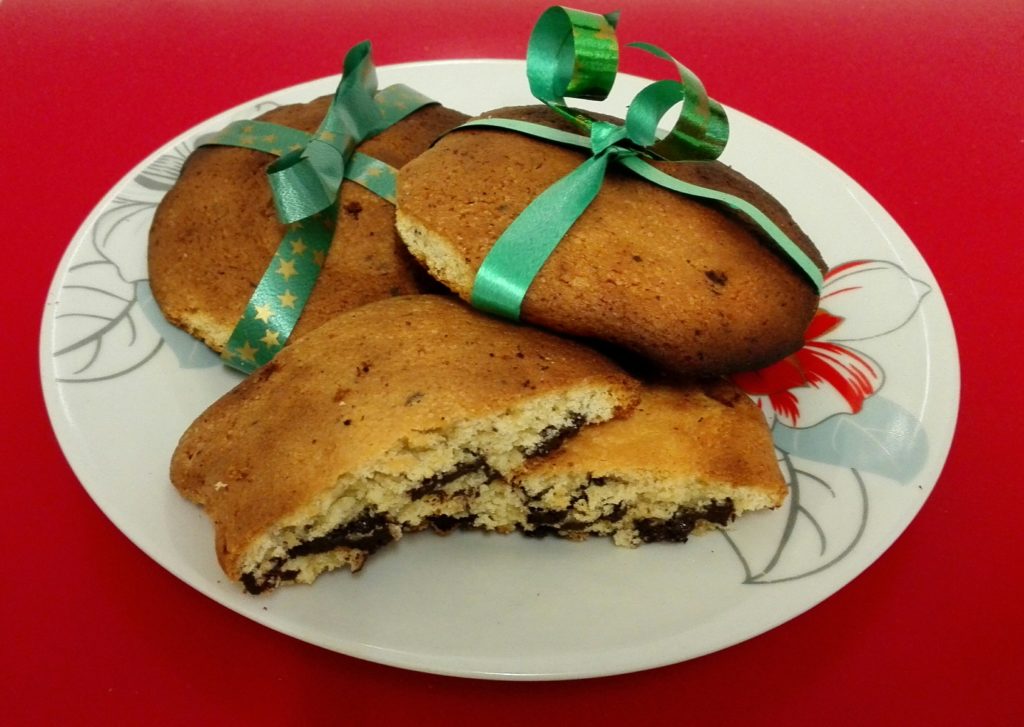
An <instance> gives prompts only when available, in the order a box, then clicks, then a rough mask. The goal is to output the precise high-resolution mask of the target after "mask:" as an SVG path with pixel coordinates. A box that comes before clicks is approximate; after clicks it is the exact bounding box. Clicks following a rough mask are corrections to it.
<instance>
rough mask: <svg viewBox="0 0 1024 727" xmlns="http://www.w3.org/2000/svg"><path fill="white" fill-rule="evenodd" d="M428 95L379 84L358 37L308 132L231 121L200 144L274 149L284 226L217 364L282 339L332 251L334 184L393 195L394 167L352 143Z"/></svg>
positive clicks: (267, 351)
mask: <svg viewBox="0 0 1024 727" xmlns="http://www.w3.org/2000/svg"><path fill="white" fill-rule="evenodd" d="M431 103H434V101H432V100H431V99H429V98H427V97H426V96H423V95H422V94H420V93H418V92H416V91H414V90H413V89H411V88H409V87H408V86H404V85H402V84H395V85H392V86H388V87H387V88H385V89H383V90H380V91H378V90H377V76H376V70H375V68H374V66H373V61H372V59H371V56H370V44H369V43H368V42H363V43H360V44H359V45H357V46H355V47H353V48H352V49H351V50H350V51H349V52H348V53H347V54H346V56H345V62H344V65H343V71H342V78H341V82H340V83H339V84H338V88H337V90H336V91H335V93H334V97H333V99H332V100H331V104H330V106H329V108H328V110H327V113H326V115H325V116H324V119H323V121H322V122H321V124H320V126H319V128H318V129H317V130H316V131H315V132H314V133H313V134H308V133H306V132H304V131H299V130H297V129H292V128H290V127H287V126H281V125H279V124H273V123H269V122H265V121H236V122H234V123H232V124H229V125H228V126H227V127H226V128H225V129H223V130H222V131H220V132H217V133H215V134H212V135H210V136H208V137H204V138H203V139H201V140H200V141H199V142H198V143H199V144H200V145H215V144H216V145H227V146H238V147H242V148H246V149H255V150H257V151H262V152H266V153H268V154H273V155H274V156H277V157H278V159H276V160H275V161H274V162H272V163H271V164H270V165H269V166H268V167H267V179H268V181H269V183H270V188H271V190H272V192H273V196H274V204H275V206H276V208H277V214H278V218H279V219H280V220H281V222H282V223H283V224H285V226H286V227H285V233H284V235H283V236H282V238H281V242H280V244H279V245H278V248H277V251H276V252H275V253H274V257H273V259H272V260H271V262H270V265H268V266H267V269H266V271H265V272H264V274H263V277H262V278H261V279H260V282H259V283H258V284H257V286H256V289H255V290H254V291H253V294H252V297H251V298H250V299H249V302H248V304H247V305H246V307H245V312H244V313H243V314H242V317H241V318H240V319H239V321H238V324H237V325H236V326H235V328H234V330H233V331H232V333H231V336H230V338H229V339H228V342H227V345H226V346H225V349H224V353H223V354H222V359H223V360H224V362H225V363H227V364H228V365H230V366H232V367H233V368H236V369H238V370H240V371H243V372H245V373H249V372H251V371H254V370H255V369H257V368H259V367H260V366H262V365H263V364H265V363H267V362H268V361H270V360H271V359H272V358H273V357H274V356H275V355H276V354H277V352H278V351H279V350H280V349H281V347H282V346H283V345H284V344H285V342H286V341H287V340H288V337H289V336H290V335H291V333H292V330H294V328H295V325H296V323H297V322H298V320H299V316H300V315H301V314H302V310H303V308H304V307H305V305H306V302H307V301H308V300H309V296H310V295H311V294H312V292H313V288H314V286H315V285H316V281H317V279H318V278H319V276H320V270H321V268H322V267H323V264H324V261H325V260H326V258H327V253H328V251H329V250H330V247H331V240H332V239H333V237H334V229H335V227H336V226H337V219H338V212H337V199H338V193H339V191H340V189H341V184H342V182H343V181H345V180H350V181H353V182H356V183H358V184H360V185H362V186H363V187H365V188H366V189H368V190H370V191H371V192H373V193H374V194H376V195H377V196H379V197H381V198H383V199H385V200H387V201H388V202H391V203H392V204H394V202H395V179H396V174H397V170H395V169H394V168H393V167H391V166H390V165H388V164H385V163H384V162H382V161H380V160H378V159H374V158H373V157H370V156H367V155H365V154H361V153H359V152H357V151H355V149H356V147H357V146H358V145H359V144H360V143H362V142H363V141H365V140H366V139H369V138H370V137H373V136H375V135H377V134H379V133H380V132H381V131H384V130H385V129H387V128H388V127H389V126H391V125H392V124H394V123H396V122H397V121H400V120H401V119H403V118H405V117H406V116H408V115H409V114H411V113H412V112H414V111H416V110H417V109H420V108H422V107H423V106H425V105H428V104H431Z"/></svg>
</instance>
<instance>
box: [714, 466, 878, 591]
mask: <svg viewBox="0 0 1024 727" xmlns="http://www.w3.org/2000/svg"><path fill="white" fill-rule="evenodd" d="M780 455H781V460H780V462H781V464H782V467H783V470H784V472H785V474H786V481H787V483H788V484H789V497H788V498H787V502H786V505H785V517H784V519H783V520H782V521H781V533H780V535H779V537H778V542H777V543H776V546H775V548H774V550H773V551H772V553H771V555H770V557H768V559H767V561H766V562H765V563H764V564H763V565H761V566H760V567H755V565H754V564H753V560H752V557H748V556H746V555H745V554H744V552H745V551H744V549H743V548H742V546H741V545H740V544H739V543H738V542H737V539H738V538H737V534H730V533H729V532H728V531H725V530H722V531H720V532H721V534H722V536H723V537H724V538H725V540H726V542H727V543H728V544H729V546H730V547H731V548H732V550H733V552H734V553H735V554H736V557H737V558H739V561H740V564H741V566H742V568H743V573H744V578H743V583H744V584H748V585H767V584H773V583H785V582H787V581H795V580H800V579H802V578H807V577H809V576H812V575H814V574H816V573H820V572H821V571H823V570H826V569H828V568H831V567H832V566H833V565H835V564H836V563H838V562H839V561H841V560H843V559H844V558H845V557H846V556H848V555H849V554H850V553H851V552H852V551H853V549H854V548H855V547H856V546H857V544H858V543H859V542H860V541H861V538H862V537H863V535H864V531H865V529H866V528H867V523H868V514H869V512H870V498H869V497H868V491H867V487H866V485H865V482H864V478H863V476H862V475H861V473H860V472H858V471H857V470H856V469H854V468H850V469H849V470H848V474H849V477H850V479H851V482H847V483H844V485H845V487H844V488H843V489H839V488H837V487H836V486H833V485H832V484H830V483H829V480H828V479H827V478H826V477H825V476H824V475H823V474H819V473H816V472H814V471H813V470H811V469H808V468H807V467H801V466H798V465H797V463H796V462H795V461H794V458H793V457H791V456H790V455H789V454H788V453H786V452H781V451H780ZM815 497H816V502H817V504H816V505H812V504H811V503H812V502H814V501H815ZM829 509H831V510H835V511H840V512H842V514H843V515H844V516H846V517H847V518H849V517H850V516H852V518H853V519H852V520H849V519H847V521H846V523H847V525H848V527H847V532H845V533H842V534H841V535H840V534H837V533H835V532H833V528H831V527H829V525H828V524H827V523H826V521H827V520H828V519H829V518H830V513H829V512H828V510H829ZM832 519H833V521H834V516H833V517H832ZM849 526H852V528H851V527H849ZM799 527H803V528H804V529H805V530H806V531H807V532H808V533H810V535H809V536H806V537H804V539H803V544H802V545H803V547H801V548H799V551H800V552H798V553H796V552H795V551H797V550H798V549H797V548H794V547H793V545H792V543H793V542H794V534H795V533H796V531H797V528H799ZM851 530H852V532H851ZM808 541H810V543H813V549H812V548H811V546H810V545H809V544H808ZM794 554H795V555H796V562H795V563H794V562H792V561H793V560H794V558H793V556H794ZM787 557H788V558H789V561H790V562H785V560H786V558H787Z"/></svg>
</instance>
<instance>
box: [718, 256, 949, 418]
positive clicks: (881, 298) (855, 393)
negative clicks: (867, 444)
mask: <svg viewBox="0 0 1024 727" xmlns="http://www.w3.org/2000/svg"><path fill="white" fill-rule="evenodd" d="M928 290H929V288H928V286H927V285H924V284H923V283H920V282H919V281H916V280H914V279H913V278H911V277H910V276H908V275H907V274H906V272H904V271H903V269H902V268H900V267H898V266H896V265H893V264H892V263H887V262H883V261H879V260H858V261H854V262H849V263H845V264H843V265H839V266H837V267H835V268H833V269H832V270H830V271H829V272H828V274H827V275H826V276H825V282H824V285H823V286H822V291H821V302H820V304H819V308H818V311H817V313H816V314H815V316H814V318H813V320H812V321H811V324H810V325H809V326H808V328H807V333H806V334H805V335H804V346H803V348H801V349H800V350H799V351H797V352H796V353H794V354H792V355H791V356H787V357H786V358H784V359H782V360H781V361H778V362H776V363H774V364H772V365H771V366H768V367H766V368H763V369H759V370H757V371H748V372H742V373H739V374H734V375H733V377H732V379H733V381H734V382H735V383H736V385H737V386H739V387H740V388H741V389H743V390H744V391H746V392H747V393H748V394H749V395H750V396H751V397H752V398H753V399H754V400H755V401H756V402H757V403H758V406H760V407H761V410H762V411H763V412H764V413H765V416H766V417H767V419H768V421H769V424H774V423H775V420H776V419H781V420H782V422H783V423H784V424H786V425H788V426H791V427H811V426H814V425H815V424H818V423H819V422H821V421H822V420H824V419H826V418H828V417H830V416H832V415H834V414H839V413H847V414H856V413H857V412H859V411H860V410H861V407H862V406H863V405H864V401H865V400H866V399H867V398H868V397H870V396H872V395H874V394H875V393H876V392H877V391H878V390H879V389H880V388H881V386H882V383H883V381H884V378H885V377H884V373H883V371H882V367H881V366H880V365H879V364H878V363H877V362H875V361H874V360H873V359H871V358H870V357H869V356H867V355H866V354H864V353H862V352H861V351H859V350H857V349H856V348H853V347H851V346H849V345H847V343H848V342H849V341H856V340H867V339H870V338H877V337H878V336H882V335H885V334H886V333H889V332H891V331H894V330H896V329H897V328H899V327H900V326H902V325H903V324H904V323H905V322H906V321H907V320H908V319H909V318H910V317H911V316H912V315H913V314H914V312H915V311H916V310H917V308H918V305H919V303H920V301H921V298H922V297H924V295H925V294H927V292H928Z"/></svg>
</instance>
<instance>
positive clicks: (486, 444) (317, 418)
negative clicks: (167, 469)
mask: <svg viewBox="0 0 1024 727" xmlns="http://www.w3.org/2000/svg"><path fill="white" fill-rule="evenodd" d="M638 388H639V384H638V383H637V382H636V381H635V380H634V379H632V378H631V377H630V376H628V375H627V374H625V373H624V372H623V371H621V370H620V369H619V368H618V367H617V366H616V365H615V364H613V363H612V362H611V361H609V360H608V359H606V358H605V357H603V356H602V355H600V354H598V353H596V352H594V351H592V350H590V349H588V348H586V347H584V346H581V345H579V344H576V343H573V342H570V341H566V340H564V339H561V338H558V337H556V336H553V335H551V334H548V333H544V332H542V331H539V330H534V329H531V328H527V327H524V326H518V325H513V324H509V323H506V322H503V321H498V320H495V319H492V318H489V317H487V316H485V315H483V314H480V313H477V312H475V311H473V310H471V309H470V308H468V307H467V306H465V305H463V304H461V303H460V302H457V301H454V300H449V299H445V298H441V297H436V296H429V295H421V296H409V297H399V298H393V299H389V300H385V301H381V302H378V303H373V304H370V305H367V306H363V307H361V308H358V309H355V310H352V311H349V312H347V313H344V314H342V315H340V316H338V317H336V318H335V319H333V320H332V321H330V322H328V323H327V324H325V325H323V326H321V327H319V328H317V329H316V330H315V331H313V332H311V333H310V334H308V335H307V336H305V337H303V338H300V339H299V340H297V341H295V343H293V344H292V345H291V346H289V347H288V348H287V349H285V350H284V351H282V352H281V353H280V354H279V355H278V356H277V357H276V358H275V359H274V360H273V361H271V362H270V363H269V364H267V365H265V366H264V367H263V368H261V369H258V370H257V371H256V372H255V373H253V374H252V375H251V376H250V377H249V378H247V379H246V380H245V381H243V382H242V383H241V384H239V385H238V386H237V387H236V388H234V389H233V390H232V391H230V392H228V393H227V394H226V395H225V396H223V397H222V398H221V399H219V400H218V401H217V402H215V403H214V404H213V405H212V406H211V407H210V408H209V409H207V410H206V411H205V412H204V413H203V414H202V415H200V417H199V418H198V419H197V420H196V421H195V422H194V423H193V424H192V425H191V427H190V428H189V429H188V430H187V431H186V432H185V434H184V435H183V436H182V438H181V440H180V442H179V444H178V447H177V449H176V451H175V453H174V456H173V459H172V462H171V480H172V482H173V483H174V485H175V487H176V488H177V489H178V490H179V491H180V492H181V494H182V495H184V496H185V497H187V498H188V499H190V500H192V501H194V502H197V503H199V504H200V505H202V507H203V508H204V509H205V510H206V512H207V513H208V515H209V516H210V518H211V519H212V520H213V524H214V527H215V531H216V549H217V558H218V560H219V562H220V565H221V567H222V568H223V569H224V571H225V572H226V573H227V574H228V576H230V577H231V578H232V579H234V580H236V581H239V582H241V583H242V584H243V585H244V586H245V588H246V590H248V591H249V592H252V593H259V592H262V591H265V590H268V589H270V588H273V587H275V586H277V585H278V584H280V583H281V582H286V581H296V582H303V583H307V582H311V581H313V580H314V579H315V578H316V577H317V576H318V575H319V574H320V573H322V572H324V571H327V570H332V569H335V568H339V567H343V566H348V567H350V568H351V569H352V570H358V569H359V568H360V567H361V566H362V564H363V561H364V560H365V558H366V556H367V555H369V554H370V553H372V552H374V551H375V550H376V549H378V548H379V547H381V546H382V545H384V544H386V543H388V542H390V541H391V540H394V539H397V538H399V537H401V535H402V533H403V531H408V530H418V529H423V528H426V527H429V526H431V525H434V526H435V527H438V528H440V529H446V528H447V527H449V526H451V524H453V523H457V522H465V520H466V518H467V517H468V516H469V514H470V513H472V512H474V511H479V512H480V514H481V515H482V517H479V518H478V517H476V516H473V519H474V522H473V524H475V525H478V526H481V527H489V528H491V529H497V530H510V529H512V528H513V527H515V525H516V518H517V516H521V515H522V513H523V512H524V510H523V506H522V502H521V498H520V493H519V491H518V489H517V488H514V487H512V486H511V485H510V484H509V478H510V477H511V475H512V473H514V472H515V471H518V470H520V469H522V467H523V465H524V464H525V463H526V462H528V461H529V460H531V459H533V458H537V457H540V456H543V455H545V454H547V453H549V452H550V451H552V450H553V449H554V448H556V447H557V446H558V445H559V444H560V443H561V442H562V441H563V440H565V439H567V438H570V437H571V436H572V435H573V434H575V433H576V432H577V431H578V430H580V429H581V428H583V427H585V426H587V425H590V424H594V423H597V422H604V421H607V420H610V419H612V418H614V417H616V416H619V415H622V414H624V413H626V412H628V411H629V410H630V409H631V408H632V407H633V406H634V405H635V403H636V400H637V397H638V393H637V392H638ZM476 521H479V522H476Z"/></svg>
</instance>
